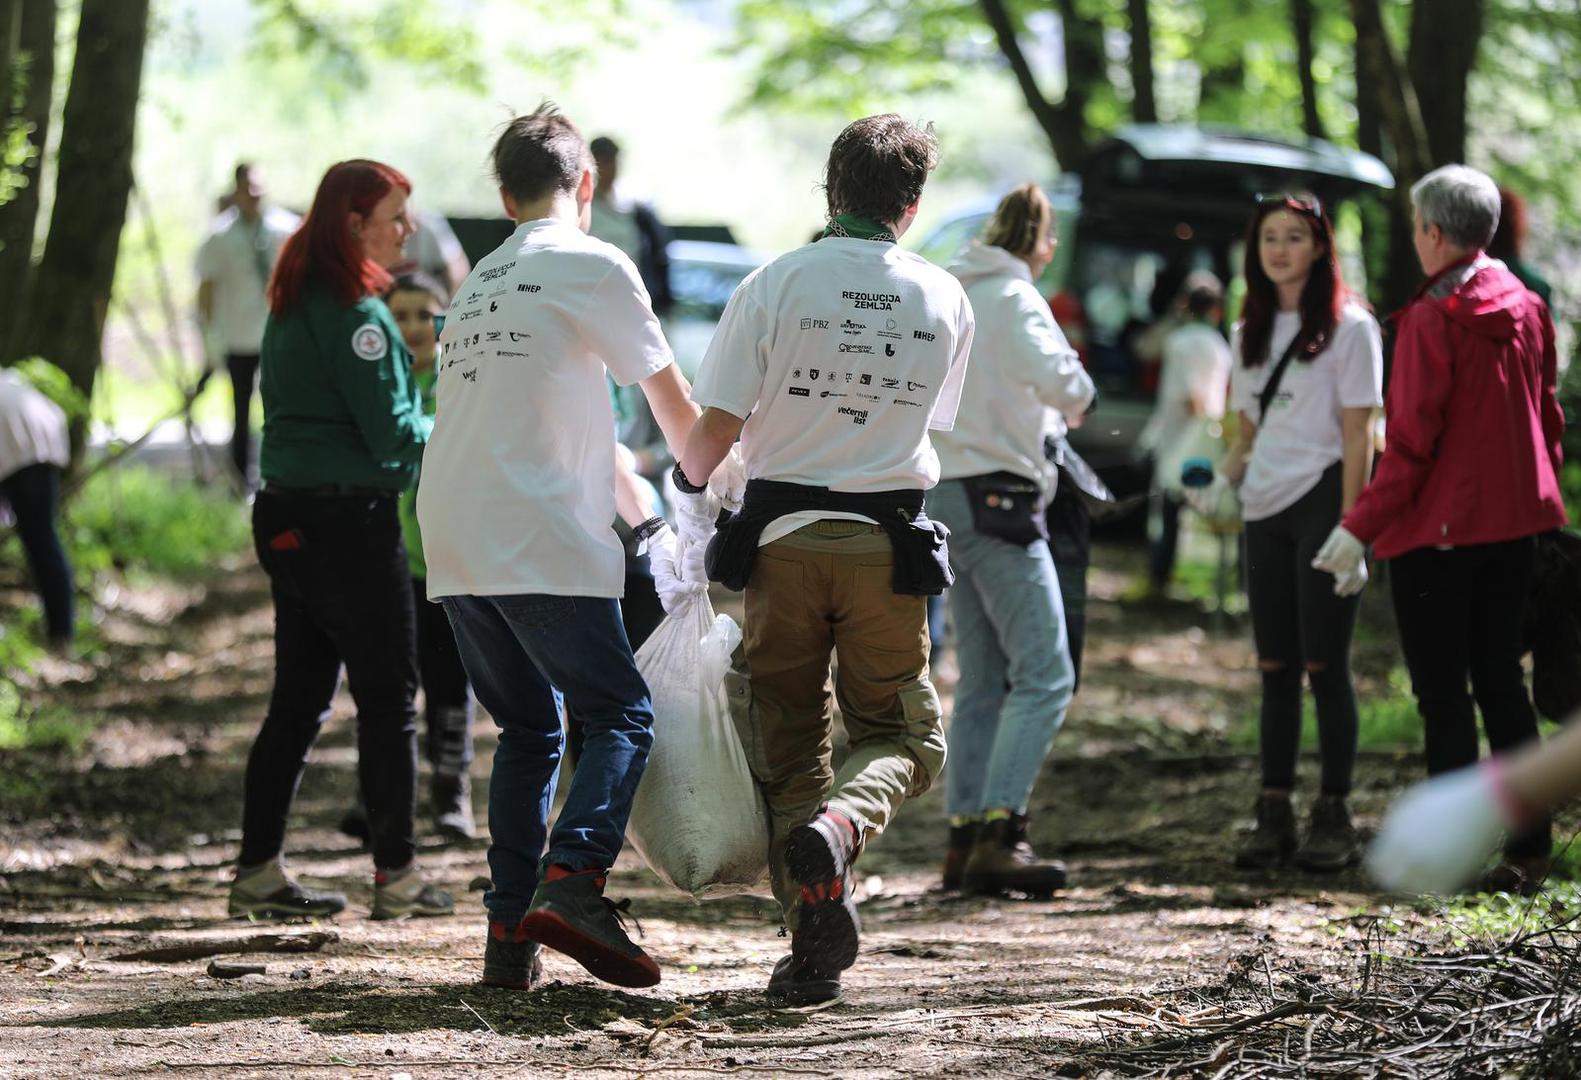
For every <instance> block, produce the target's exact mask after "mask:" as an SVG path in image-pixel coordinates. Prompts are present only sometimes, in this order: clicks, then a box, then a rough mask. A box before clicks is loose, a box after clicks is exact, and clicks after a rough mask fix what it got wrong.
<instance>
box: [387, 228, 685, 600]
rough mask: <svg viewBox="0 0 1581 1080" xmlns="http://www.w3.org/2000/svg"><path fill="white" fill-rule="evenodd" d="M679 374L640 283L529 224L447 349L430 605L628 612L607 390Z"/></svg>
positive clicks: (599, 251) (492, 258)
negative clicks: (492, 599)
mask: <svg viewBox="0 0 1581 1080" xmlns="http://www.w3.org/2000/svg"><path fill="white" fill-rule="evenodd" d="M672 362H673V361H672V358H671V356H670V347H669V345H668V344H666V343H665V340H664V333H663V331H661V330H660V329H659V320H658V319H656V318H655V317H654V315H653V310H652V308H651V307H650V306H649V303H648V293H647V290H646V289H644V288H643V287H642V279H641V278H640V277H638V276H637V269H636V267H635V266H633V265H632V263H631V260H630V259H628V258H627V257H626V256H625V255H623V254H622V253H621V252H620V251H619V250H618V249H616V248H614V247H611V246H610V245H609V244H606V243H604V242H603V241H601V240H595V239H594V238H592V237H591V236H588V235H586V234H585V233H583V232H582V231H581V230H580V229H578V228H577V227H576V226H575V225H574V224H571V223H568V222H564V221H559V220H554V219H544V220H539V221H528V222H524V223H523V224H521V225H519V226H517V228H516V231H515V232H514V233H512V234H511V237H510V239H508V240H507V241H505V243H504V244H502V245H501V246H500V247H499V248H498V249H496V250H495V251H493V252H492V253H490V254H489V255H488V256H487V257H486V258H484V259H483V260H482V261H481V262H479V263H478V265H477V266H476V267H474V268H473V270H472V273H471V274H469V275H468V276H467V280H466V281H464V282H463V283H462V285H461V287H460V288H459V289H457V290H456V295H455V298H454V299H453V300H452V301H451V304H450V309H449V311H448V312H447V313H446V316H445V327H444V332H443V333H442V334H441V335H440V338H439V357H438V360H437V364H438V368H439V381H438V384H437V402H438V412H437V414H436V416H435V419H434V433H433V435H432V436H431V437H430V439H429V442H428V448H427V450H426V451H425V452H424V454H423V472H422V480H421V482H420V483H419V485H418V490H417V518H418V522H419V524H420V525H421V526H422V532H423V554H424V556H425V558H426V559H427V561H428V595H429V596H431V597H440V596H455V595H471V596H502V595H511V594H516V593H547V594H551V595H557V596H596V597H619V596H620V595H621V594H622V592H623V591H624V585H625V557H624V553H623V551H622V548H621V544H620V539H619V537H617V536H616V534H615V530H614V528H613V527H612V525H611V523H612V522H613V521H614V520H615V419H614V414H613V413H612V411H611V409H610V402H609V392H608V390H607V389H606V388H605V384H604V375H605V371H606V369H607V370H608V372H609V374H610V375H611V376H612V377H613V378H614V379H615V381H616V382H617V383H619V384H621V385H629V384H631V383H634V382H637V381H639V380H641V379H645V378H647V377H648V376H649V375H652V374H654V373H655V372H658V371H662V370H663V369H664V368H665V367H666V366H668V365H669V364H670V363H672Z"/></svg>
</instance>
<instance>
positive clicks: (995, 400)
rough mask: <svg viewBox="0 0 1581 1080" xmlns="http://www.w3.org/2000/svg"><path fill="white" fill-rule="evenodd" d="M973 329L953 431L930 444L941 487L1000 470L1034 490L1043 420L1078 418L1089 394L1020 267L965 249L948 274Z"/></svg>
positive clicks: (988, 252) (983, 248)
mask: <svg viewBox="0 0 1581 1080" xmlns="http://www.w3.org/2000/svg"><path fill="white" fill-rule="evenodd" d="M950 271H951V273H953V274H955V276H956V277H957V278H959V279H960V280H961V283H962V285H963V286H965V288H966V298H967V299H968V300H969V301H970V302H971V305H972V312H973V315H974V316H975V318H976V321H977V330H976V334H975V336H974V337H973V339H972V369H971V371H972V373H971V375H970V377H968V378H967V380H966V385H965V387H964V388H963V389H962V391H961V407H960V409H959V411H958V412H957V413H956V416H955V427H954V428H953V429H952V430H950V431H948V432H942V433H940V434H939V435H938V436H937V437H935V438H934V440H933V444H934V447H935V448H936V449H937V450H938V452H939V463H940V472H941V475H942V476H943V477H944V478H945V479H955V478H958V477H962V476H979V475H981V474H983V473H990V472H999V471H1001V470H1003V471H1006V472H1012V473H1015V474H1016V475H1017V476H1023V477H1026V478H1027V479H1029V480H1037V481H1039V482H1041V481H1042V480H1043V479H1044V478H1045V476H1046V475H1047V472H1046V470H1045V468H1044V459H1043V435H1044V432H1045V430H1046V429H1047V428H1048V427H1049V426H1050V424H1049V420H1048V417H1047V416H1046V413H1047V412H1048V411H1050V410H1052V411H1054V412H1057V413H1059V414H1060V415H1061V423H1063V417H1064V415H1066V414H1069V415H1071V416H1076V417H1079V416H1081V414H1082V412H1083V411H1084V410H1085V409H1086V408H1087V406H1088V405H1090V404H1091V403H1092V399H1093V395H1094V393H1095V392H1096V391H1095V390H1094V388H1093V384H1092V379H1091V377H1089V376H1088V374H1087V370H1086V369H1085V368H1083V367H1082V364H1081V359H1080V358H1079V357H1078V356H1077V355H1076V350H1075V349H1073V348H1071V347H1070V343H1069V342H1068V341H1066V340H1065V335H1064V333H1063V332H1061V330H1060V328H1059V325H1058V324H1057V323H1056V322H1055V321H1054V313H1053V312H1052V311H1050V310H1049V305H1048V301H1047V300H1045V299H1043V297H1042V295H1041V294H1039V292H1038V290H1037V286H1035V285H1034V284H1033V283H1032V271H1031V269H1030V268H1029V267H1028V266H1027V264H1026V263H1025V262H1024V261H1023V260H1021V259H1018V258H1016V257H1015V256H1014V255H1012V254H1010V253H1009V252H1008V251H1005V250H1004V249H1002V248H997V247H993V246H990V245H985V244H981V243H973V244H972V246H971V247H969V248H967V250H966V252H965V253H964V254H963V255H962V256H961V258H960V259H959V260H958V261H957V262H956V263H955V264H954V265H952V266H951V267H950Z"/></svg>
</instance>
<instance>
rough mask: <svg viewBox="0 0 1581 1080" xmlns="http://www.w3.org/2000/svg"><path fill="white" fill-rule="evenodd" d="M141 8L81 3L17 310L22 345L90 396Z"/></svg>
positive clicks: (139, 59) (136, 1) (122, 175)
mask: <svg viewBox="0 0 1581 1080" xmlns="http://www.w3.org/2000/svg"><path fill="white" fill-rule="evenodd" d="M148 5H149V0H82V22H81V25H80V27H79V29H78V31H77V53H76V58H75V59H74V60H73V62H72V72H71V88H70V89H69V90H68V91H67V94H66V108H65V112H64V114H63V117H62V120H61V138H60V166H59V170H58V172H57V174H56V180H55V208H54V211H53V213H52V215H51V217H50V224H49V239H48V241H47V242H46V244H45V248H44V257H43V259H42V260H41V261H40V262H39V265H38V268H37V269H36V270H35V271H34V273H33V281H32V285H31V287H30V288H29V290H28V294H29V298H30V299H29V302H28V304H27V306H26V310H25V312H24V315H23V318H24V319H25V322H24V324H23V326H22V329H21V341H22V345H23V351H24V352H26V353H37V354H38V355H40V356H43V357H44V358H45V359H46V360H49V361H51V362H53V363H54V364H56V365H58V366H59V367H60V368H62V369H63V370H64V371H65V372H66V374H68V375H70V376H71V380H72V382H73V383H75V384H76V386H77V388H78V389H79V390H81V391H82V392H83V393H85V394H91V393H92V391H93V382H94V378H95V377H96V376H97V374H98V371H99V363H100V359H101V354H100V346H101V343H102V338H103V335H104V317H105V311H106V309H107V308H108V307H109V302H110V290H111V288H112V286H113V285H114V283H115V263H116V256H117V253H118V249H119V247H120V241H121V227H122V226H123V225H124V224H125V223H126V204H127V198H128V196H129V195H130V194H131V190H132V139H133V134H134V132H135V129H136V126H137V98H138V91H139V89H140V87H141V84H142V73H143V49H144V46H145V45H146V44H147V38H148Z"/></svg>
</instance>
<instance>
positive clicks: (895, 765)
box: [725, 521, 945, 921]
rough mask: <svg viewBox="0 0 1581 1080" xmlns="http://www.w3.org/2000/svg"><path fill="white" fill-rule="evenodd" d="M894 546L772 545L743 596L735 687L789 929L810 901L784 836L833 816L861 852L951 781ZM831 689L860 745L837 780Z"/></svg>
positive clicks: (852, 541)
mask: <svg viewBox="0 0 1581 1080" xmlns="http://www.w3.org/2000/svg"><path fill="white" fill-rule="evenodd" d="M893 562H894V556H893V553H892V551H891V549H890V544H889V538H888V537H887V536H885V535H884V532H883V530H881V529H880V528H879V527H878V526H876V525H869V524H866V523H865V522H860V521H819V522H815V523H813V524H811V525H807V526H804V527H803V528H801V529H798V530H797V531H796V532H794V533H792V534H790V535H789V536H785V537H782V538H780V539H779V540H775V541H773V542H772V543H769V544H766V545H764V546H763V547H762V548H760V549H759V550H758V555H757V563H756V565H755V566H754V568H753V571H752V577H751V580H749V581H748V582H747V587H746V626H745V628H744V636H743V639H742V643H741V647H740V648H739V649H738V650H737V651H736V655H735V663H734V670H733V671H732V672H731V673H730V674H729V675H727V676H726V679H725V686H726V690H727V692H728V695H729V699H730V707H731V714H732V717H733V718H734V720H735V724H736V728H737V730H738V732H739V733H740V735H741V742H742V745H743V747H744V748H745V749H746V754H747V762H748V764H749V765H750V766H751V769H752V773H753V775H754V776H755V777H756V778H757V781H758V783H759V785H760V786H761V787H762V789H763V794H764V797H765V799H766V801H767V803H768V810H769V828H770V832H769V872H770V875H771V879H772V882H773V886H774V895H775V897H776V898H778V900H779V902H780V906H781V908H782V909H783V910H784V913H785V918H786V919H787V921H789V920H790V918H791V915H792V911H793V908H794V906H795V903H796V901H797V899H798V898H799V890H798V889H797V888H796V886H795V884H794V883H793V882H791V880H790V877H789V874H788V873H787V871H786V868H785V860H784V845H785V835H786V833H788V832H789V831H790V830H792V829H794V828H795V827H796V826H798V825H804V824H806V823H807V822H808V821H810V820H812V818H813V817H815V816H816V815H817V813H818V811H819V809H820V808H821V807H822V806H823V805H824V804H825V803H827V804H828V806H829V808H830V809H831V810H834V811H836V812H837V813H840V814H844V815H845V816H846V817H847V818H849V819H850V820H851V821H852V822H853V823H855V825H856V827H857V829H858V830H859V832H860V834H861V836H862V838H863V840H864V842H865V841H866V839H867V838H869V837H871V836H876V835H877V834H878V833H881V832H883V830H884V827H885V826H886V825H888V824H889V822H890V820H891V819H892V818H893V817H894V815H895V811H896V810H897V809H898V808H899V806H900V804H901V803H902V802H904V801H905V800H906V798H907V797H909V796H915V795H920V794H922V793H923V792H924V791H926V790H928V787H929V786H930V785H931V784H932V783H933V781H934V779H935V778H937V777H938V775H939V773H940V771H941V770H942V769H943V768H944V751H945V737H944V730H943V726H942V722H941V715H940V712H941V710H940V708H939V695H938V693H937V692H936V691H935V690H934V689H933V684H932V683H930V682H929V681H928V619H927V604H926V598H925V597H921V596H898V595H896V593H895V592H894V590H893V588H892V587H891V584H890V579H891V570H892V566H893ZM831 654H833V655H837V656H838V657H839V669H838V675H837V678H836V679H835V680H834V686H833V691H834V699H836V700H838V702H839V705H840V713H841V716H842V718H843V719H844V721H845V729H846V734H847V736H848V737H849V740H850V750H851V754H850V757H849V758H848V759H847V760H846V762H845V763H844V765H842V766H841V768H840V772H839V775H838V776H837V775H835V773H834V771H833V769H832V767H831V755H832V750H833V742H832V736H833V723H834V711H833V708H832V702H831V697H830V671H829V668H830V663H829V662H830V656H831Z"/></svg>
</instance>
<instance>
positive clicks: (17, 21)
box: [0, 0, 22, 138]
mask: <svg viewBox="0 0 1581 1080" xmlns="http://www.w3.org/2000/svg"><path fill="white" fill-rule="evenodd" d="M21 33H22V0H0V138H3V137H4V133H5V132H6V131H7V130H8V129H9V128H10V126H11V64H12V61H13V60H14V59H15V58H16V50H17V39H18V37H19V36H20V35H21Z"/></svg>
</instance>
